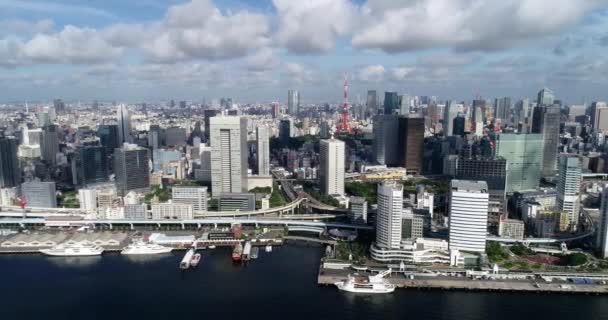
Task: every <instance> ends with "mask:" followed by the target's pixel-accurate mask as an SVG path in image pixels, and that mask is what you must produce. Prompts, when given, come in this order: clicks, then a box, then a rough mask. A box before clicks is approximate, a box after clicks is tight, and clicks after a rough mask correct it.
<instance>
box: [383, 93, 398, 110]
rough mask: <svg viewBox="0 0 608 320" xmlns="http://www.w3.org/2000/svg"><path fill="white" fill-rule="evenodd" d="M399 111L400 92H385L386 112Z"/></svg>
mask: <svg viewBox="0 0 608 320" xmlns="http://www.w3.org/2000/svg"><path fill="white" fill-rule="evenodd" d="M397 111H399V94H398V93H397V92H388V91H387V92H385V93H384V114H395V112H397Z"/></svg>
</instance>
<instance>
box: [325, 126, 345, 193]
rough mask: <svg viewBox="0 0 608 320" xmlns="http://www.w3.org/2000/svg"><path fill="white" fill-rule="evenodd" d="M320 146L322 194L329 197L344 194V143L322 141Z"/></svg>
mask: <svg viewBox="0 0 608 320" xmlns="http://www.w3.org/2000/svg"><path fill="white" fill-rule="evenodd" d="M319 144H320V146H319V158H320V159H319V161H320V163H319V181H320V185H321V192H323V193H324V194H327V195H334V194H339V195H343V194H344V159H345V158H344V152H345V144H344V141H342V140H338V139H333V138H331V139H327V140H321V141H320V143H319Z"/></svg>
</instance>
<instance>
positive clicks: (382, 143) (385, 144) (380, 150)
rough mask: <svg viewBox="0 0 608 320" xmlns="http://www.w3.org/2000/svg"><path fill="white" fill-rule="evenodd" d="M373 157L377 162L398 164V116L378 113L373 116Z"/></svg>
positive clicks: (391, 164) (399, 155)
mask: <svg viewBox="0 0 608 320" xmlns="http://www.w3.org/2000/svg"><path fill="white" fill-rule="evenodd" d="M373 130H374V158H375V160H376V162H377V163H379V164H384V165H387V166H399V165H400V164H399V163H400V160H399V159H400V157H401V154H400V153H399V152H398V150H399V148H400V145H399V139H398V138H397V137H398V135H399V117H398V116H396V115H386V114H378V115H376V117H374V127H373Z"/></svg>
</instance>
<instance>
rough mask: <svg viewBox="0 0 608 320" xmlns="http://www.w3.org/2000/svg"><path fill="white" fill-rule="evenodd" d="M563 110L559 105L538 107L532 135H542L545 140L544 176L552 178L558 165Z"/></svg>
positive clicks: (535, 112) (535, 111) (535, 110)
mask: <svg viewBox="0 0 608 320" xmlns="http://www.w3.org/2000/svg"><path fill="white" fill-rule="evenodd" d="M560 118H561V110H560V108H559V107H558V106H557V105H552V106H542V107H536V108H535V109H534V119H533V123H532V133H540V134H542V138H543V163H542V175H543V176H552V175H554V173H555V168H556V163H557V148H558V146H559V125H560Z"/></svg>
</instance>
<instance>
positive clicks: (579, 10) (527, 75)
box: [0, 0, 608, 103]
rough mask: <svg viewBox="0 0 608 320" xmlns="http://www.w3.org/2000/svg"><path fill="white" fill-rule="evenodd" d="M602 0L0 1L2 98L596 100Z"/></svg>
mask: <svg viewBox="0 0 608 320" xmlns="http://www.w3.org/2000/svg"><path fill="white" fill-rule="evenodd" d="M607 9H608V1H606V0H585V1H572V0H502V1H494V0H366V1H365V0H359V1H349V0H300V1H292V0H262V1H254V0H250V1H247V0H228V1H219V0H216V1H212V0H191V1H178V0H167V1H162V0H130V1H122V0H105V1H92V0H91V1H76V0H64V1H42V0H38V1H29V0H0V101H26V100H27V101H49V100H52V99H53V98H55V97H61V98H64V99H65V100H68V101H69V100H83V101H90V100H93V99H98V100H118V101H125V102H137V101H158V100H167V99H176V100H181V99H186V100H197V101H200V100H202V99H207V100H209V99H213V98H218V97H222V96H228V97H233V98H234V99H235V100H237V101H240V102H268V101H285V99H286V92H287V89H289V88H294V89H298V90H300V91H301V95H302V98H303V100H304V101H305V102H322V101H330V102H331V101H340V99H341V91H342V82H343V77H344V74H347V75H348V78H349V82H350V88H351V100H354V101H356V100H357V98H358V97H360V98H361V99H364V98H365V94H366V91H367V90H368V89H376V90H378V91H380V92H382V91H385V90H394V91H398V92H401V93H409V94H413V95H436V96H439V97H440V98H441V99H464V100H471V99H472V98H473V97H475V96H476V95H481V96H483V97H486V98H493V97H496V96H511V97H514V98H520V97H526V96H528V97H533V96H534V95H535V93H536V92H537V91H538V90H539V89H540V88H542V87H544V86H547V87H550V88H552V89H553V90H554V91H555V92H556V93H557V95H558V97H560V98H562V99H563V100H564V101H566V102H568V103H582V102H583V101H587V102H590V101H594V100H606V99H608V97H606V93H605V88H606V87H608V76H607V75H608V55H606V54H605V52H606V50H607V49H608V10H607Z"/></svg>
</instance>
